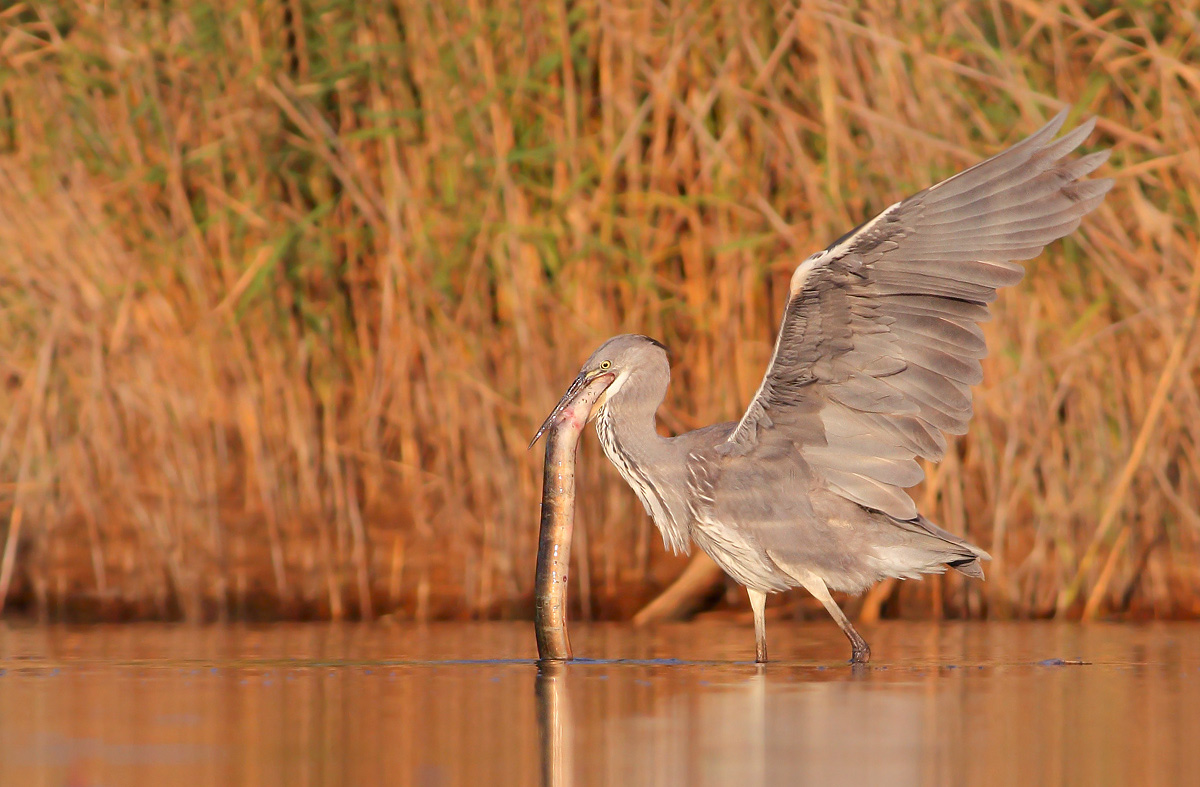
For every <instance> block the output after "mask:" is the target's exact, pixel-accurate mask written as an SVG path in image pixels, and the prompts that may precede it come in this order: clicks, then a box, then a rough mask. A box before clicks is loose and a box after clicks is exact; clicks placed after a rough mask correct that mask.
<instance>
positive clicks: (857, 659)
mask: <svg viewBox="0 0 1200 787" xmlns="http://www.w3.org/2000/svg"><path fill="white" fill-rule="evenodd" d="M870 660H871V648H870V646H868V645H867V643H865V642H855V643H854V645H853V650H852V651H851V656H850V663H851V664H866V663H867V662H869V661H870Z"/></svg>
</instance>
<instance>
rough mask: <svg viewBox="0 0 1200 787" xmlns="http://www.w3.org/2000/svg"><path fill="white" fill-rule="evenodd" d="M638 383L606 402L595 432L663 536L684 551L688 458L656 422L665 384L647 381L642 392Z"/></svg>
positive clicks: (605, 451)
mask: <svg viewBox="0 0 1200 787" xmlns="http://www.w3.org/2000/svg"><path fill="white" fill-rule="evenodd" d="M638 388H641V387H640V386H636V387H635V386H625V387H624V390H622V391H620V392H619V393H618V394H617V395H615V396H613V397H612V398H611V399H609V400H608V402H606V403H605V405H604V408H603V409H602V410H601V411H600V413H599V415H597V417H596V434H597V435H598V436H599V438H600V444H601V445H602V446H603V447H604V453H605V454H606V455H607V456H608V458H609V461H611V462H612V463H613V465H614V466H615V467H616V468H617V470H618V471H619V472H620V473H621V476H622V477H623V478H624V479H625V481H626V482H627V483H628V484H629V486H631V487H632V488H633V491H634V492H636V493H637V496H638V497H639V498H640V499H641V501H642V504H643V505H644V506H645V507H646V512H647V513H649V514H650V515H651V516H652V517H653V518H654V524H656V525H657V526H658V528H659V530H661V531H662V534H663V542H664V543H665V544H666V545H667V546H668V547H670V548H671V549H673V550H674V551H676V552H686V551H687V550H688V548H689V537H688V535H687V526H688V515H687V510H688V509H687V502H686V500H685V499H684V498H683V496H682V492H683V490H685V489H686V488H687V478H686V472H687V461H686V458H685V457H682V456H677V453H678V452H679V448H678V447H677V446H676V445H675V444H674V443H673V441H671V440H669V439H667V438H664V437H660V436H659V434H658V431H657V429H656V428H655V418H654V414H655V413H656V412H657V411H658V407H659V405H660V404H661V403H662V400H663V397H664V396H665V395H666V386H665V385H663V386H662V387H661V388H657V387H654V388H651V387H649V386H646V388H645V389H644V390H643V392H641V393H638V392H636V391H637V390H638ZM656 388H657V390H656Z"/></svg>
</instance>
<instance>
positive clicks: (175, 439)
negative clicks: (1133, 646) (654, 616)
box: [0, 0, 1200, 619]
mask: <svg viewBox="0 0 1200 787" xmlns="http://www.w3.org/2000/svg"><path fill="white" fill-rule="evenodd" d="M1198 19H1200V10H1198V6H1197V3H1196V2H1194V0H1192V1H1190V2H1184V3H1174V4H1144V5H1142V4H1131V5H1129V7H1128V8H1126V7H1123V6H1120V5H1119V4H1118V5H1110V4H1107V3H1100V2H1080V1H1079V0H1062V1H1061V2H1052V3H1033V2H1025V1H1024V0H995V1H994V2H991V3H979V4H971V3H945V4H929V3H924V2H917V1H916V0H893V1H892V2H888V1H887V0H864V2H861V3H850V4H836V3H828V2H813V3H803V4H795V3H786V2H779V3H763V2H759V3H746V2H742V1H741V0H696V1H694V2H670V3H644V2H606V1H603V0H540V1H539V2H536V3H524V2H512V1H511V0H497V2H493V3H487V2H484V1H483V0H467V1H466V2H463V3H443V2H440V0H432V1H430V0H397V1H396V2H382V1H381V0H369V1H367V0H363V1H360V2H349V0H319V1H318V0H313V1H312V2H300V0H258V1H257V2H255V1H254V0H237V1H236V2H233V1H227V2H220V1H218V2H193V1H190V0H184V2H173V3H166V2H161V1H160V0H149V2H145V3H136V4H135V3H112V4H100V5H96V4H76V3H66V2H64V3H59V4H55V3H17V4H16V5H9V6H8V7H7V9H6V10H3V11H0V69H2V70H0V337H3V339H2V340H0V523H3V524H2V525H0V527H2V528H3V530H2V531H0V533H3V552H2V553H0V554H2V557H0V605H4V604H8V607H7V609H8V610H10V611H11V610H12V609H14V608H15V609H21V610H25V611H28V612H31V613H37V614H40V615H43V616H49V617H56V616H85V617H90V616H99V617H106V618H111V617H141V616H151V617H184V618H188V619H208V618H230V617H255V616H271V617H276V616H286V617H333V618H344V617H352V618H353V617H363V618H372V617H377V616H380V615H387V614H390V615H396V616H401V617H416V618H420V619H426V618H435V617H492V616H508V615H527V614H530V612H531V602H530V593H531V588H532V580H533V558H534V554H535V551H536V526H537V500H538V493H539V489H538V479H539V471H540V463H541V455H540V451H534V452H529V451H527V450H526V444H527V442H528V440H529V438H530V436H531V435H532V433H533V431H534V429H535V428H536V425H537V423H538V422H539V421H540V418H541V417H542V416H543V415H544V414H545V412H546V411H547V410H548V408H549V407H550V406H551V405H552V404H553V403H554V401H556V400H557V397H558V395H559V393H560V392H561V390H562V389H563V387H564V386H565V385H566V384H567V382H569V380H570V379H571V377H572V376H573V374H574V372H575V370H576V369H577V368H578V364H579V363H580V362H581V361H582V359H583V358H584V357H586V356H587V354H588V353H590V352H591V350H592V349H593V348H594V346H596V345H597V344H599V342H601V341H602V340H603V339H604V338H606V337H608V336H609V335H611V334H614V333H618V332H625V331H636V332H641V333H648V334H650V335H652V336H655V337H656V338H658V339H660V340H662V341H664V342H665V343H666V344H667V345H668V346H669V347H670V348H671V350H672V355H673V366H674V378H675V379H674V384H673V386H672V388H671V391H670V393H669V395H668V400H667V402H666V403H665V408H664V411H663V413H662V425H663V428H664V429H665V430H667V431H679V430H684V429H688V428H693V427H696V426H700V425H704V424H708V423H712V422H714V421H718V420H728V419H733V418H736V417H738V416H739V415H740V412H741V408H742V407H743V406H744V404H745V403H746V402H747V401H748V398H749V396H750V395H751V394H752V392H753V391H754V389H755V388H756V386H757V384H758V381H759V379H760V375H761V372H762V370H763V369H764V367H765V364H766V361H767V358H768V355H769V352H770V348H771V344H772V342H773V338H774V330H775V327H776V324H777V320H778V319H779V315H780V312H781V308H782V305H783V299H784V296H785V292H786V283H787V280H788V277H789V275H790V273H791V271H792V269H793V267H794V266H795V265H796V264H797V263H798V262H799V261H800V260H801V259H803V258H804V257H805V256H807V255H808V254H809V253H811V252H812V251H814V250H817V249H819V248H823V247H824V246H825V245H827V244H828V243H829V242H830V241H832V240H833V239H834V238H836V237H837V236H839V235H840V234H842V233H843V232H844V231H845V230H847V229H849V228H850V227H852V226H854V225H855V224H856V223H857V222H859V221H861V220H863V219H865V218H868V217H869V216H871V215H873V214H874V213H875V212H877V211H879V210H881V209H882V208H884V207H886V206H887V205H889V204H891V203H892V202H893V201H895V200H896V199H898V198H900V197H902V196H904V195H906V194H909V193H912V192H913V191H915V190H918V189H920V188H923V187H924V186H926V185H928V184H929V183H931V182H933V181H935V180H936V179H939V178H942V177H944V176H947V175H949V174H951V173H952V172H954V171H956V170H958V169H961V168H963V167H965V166H966V165H969V164H971V163H973V162H975V161H977V160H979V159H980V158H981V157H983V156H984V155H986V154H989V153H992V152H995V151H997V150H999V149H1000V148H1002V147H1003V146H1005V145H1006V144H1009V143H1011V142H1014V141H1015V140H1017V139H1018V138H1020V137H1021V136H1023V135H1025V134H1027V133H1029V132H1031V131H1032V130H1034V129H1035V128H1037V127H1038V126H1040V125H1041V124H1042V123H1043V122H1044V121H1045V120H1046V119H1047V118H1048V117H1049V116H1050V115H1052V114H1054V113H1055V112H1057V111H1058V110H1059V109H1060V108H1062V107H1064V106H1070V107H1073V114H1072V120H1073V121H1075V120H1079V119H1081V118H1082V117H1084V116H1088V115H1097V116H1098V117H1099V118H1100V120H1099V123H1098V126H1097V133H1096V134H1095V135H1094V136H1093V137H1092V138H1091V139H1090V140H1089V141H1088V142H1087V145H1088V146H1091V147H1101V146H1111V147H1112V148H1113V151H1114V153H1113V157H1112V160H1111V164H1110V165H1109V166H1108V167H1107V168H1106V170H1104V171H1102V174H1104V175H1113V176H1114V177H1116V179H1117V184H1116V187H1115V188H1114V190H1113V191H1112V193H1111V194H1110V196H1109V198H1108V200H1107V201H1106V202H1105V204H1104V205H1103V206H1102V207H1101V208H1100V209H1099V210H1097V211H1096V212H1095V213H1094V214H1092V215H1091V216H1090V217H1089V218H1088V220H1087V221H1085V223H1084V225H1083V226H1082V228H1081V229H1080V230H1079V231H1078V232H1077V233H1075V234H1074V235H1072V236H1071V237H1070V238H1068V239H1067V240H1066V241H1065V242H1062V243H1059V244H1055V245H1054V246H1053V247H1052V248H1051V249H1050V250H1049V251H1048V252H1047V253H1046V254H1045V255H1043V256H1042V257H1041V258H1039V259H1038V260H1035V261H1033V262H1032V263H1031V264H1030V266H1029V274H1028V276H1027V277H1026V279H1025V281H1024V282H1023V283H1022V284H1021V285H1020V286H1019V287H1017V288H1015V289H1014V290H1013V291H1006V292H1005V293H1003V294H1002V295H1001V298H1000V300H999V301H998V303H997V304H996V307H995V315H996V316H995V319H994V320H993V321H992V322H990V323H988V324H987V326H986V331H987V334H988V339H989V343H990V346H991V348H992V353H991V356H990V358H988V359H987V360H986V361H985V382H984V384H983V385H982V386H981V387H980V388H979V389H977V407H976V416H975V419H974V421H973V423H972V430H971V432H970V434H969V435H967V436H965V437H963V438H960V439H958V440H957V441H955V443H954V446H955V447H954V450H952V451H951V452H950V455H949V456H948V458H947V460H946V461H945V462H944V463H942V464H941V465H939V466H936V467H930V468H929V475H928V480H927V481H926V483H925V484H924V486H923V488H922V489H920V490H918V491H917V492H916V496H917V499H918V501H919V502H920V503H921V505H922V506H923V509H924V510H925V511H926V512H927V513H928V514H929V515H930V516H931V518H933V519H935V520H936V521H938V522H940V523H941V524H942V525H943V526H945V527H947V528H948V529H950V530H952V531H955V532H958V533H964V534H966V535H967V536H969V537H970V538H971V539H973V540H974V541H976V542H978V543H980V544H981V545H982V546H984V547H986V548H987V549H989V550H990V551H991V552H992V554H993V555H994V556H995V558H996V559H995V561H994V562H993V563H992V564H991V566H990V571H989V577H988V581H987V582H986V583H973V584H966V583H964V582H960V581H958V580H957V579H956V578H953V577H948V578H945V579H942V578H935V579H932V580H926V581H924V582H919V583H917V582H909V583H899V584H898V585H894V586H893V585H885V586H883V587H882V588H881V589H879V590H877V591H875V592H873V593H872V594H871V595H869V596H868V600H867V604H868V610H870V611H873V612H874V613H878V612H879V611H880V610H882V613H883V614H888V615H934V616H940V615H947V616H966V615H974V616H981V615H987V616H992V617H1009V616H1018V617H1025V616H1059V617H1069V618H1075V617H1079V616H1087V617H1092V616H1096V615H1130V616H1135V617H1146V616H1156V617H1167V616H1189V615H1190V616H1194V615H1197V614H1200V513H1198V506H1200V483H1198V477H1200V455H1198V449H1200V393H1198V391H1197V388H1196V381H1197V356H1198V355H1200V343H1198V342H1196V341H1195V334H1196V314H1197V304H1198V300H1200V258H1198V251H1197V249H1198V247H1200V244H1198V239H1197V235H1198V222H1197V205H1198V204H1200V117H1198V115H1200V99H1198V96H1200V22H1198ZM579 488H580V493H581V495H582V499H583V502H584V507H583V509H582V511H581V513H580V520H581V521H580V526H581V527H580V529H581V530H582V531H583V532H581V533H579V538H580V540H581V543H580V542H577V546H576V550H575V552H576V555H577V560H578V564H577V568H576V570H575V572H574V579H575V581H577V582H578V583H579V585H578V588H577V589H575V590H573V597H574V598H575V599H577V600H578V602H579V604H580V606H581V609H580V613H581V614H583V615H598V616H608V617H623V616H627V615H629V614H631V613H632V612H633V611H634V610H636V609H637V608H638V607H639V606H640V605H641V604H642V603H644V602H645V601H646V600H648V599H649V598H651V597H652V596H653V595H654V594H655V593H656V592H657V591H658V590H660V589H661V588H662V587H663V586H664V585H665V584H666V583H668V582H669V581H670V580H671V579H672V578H673V577H674V576H676V575H677V574H678V573H679V571H680V570H681V569H682V567H683V565H684V563H683V559H682V558H678V557H672V556H669V555H666V554H664V552H663V550H662V548H661V544H660V543H659V539H658V537H657V534H656V532H655V531H654V529H653V526H652V525H651V524H650V522H649V520H648V519H647V517H646V516H645V514H644V513H643V512H642V510H641V508H640V505H639V504H638V503H637V501H636V499H635V498H634V496H633V495H632V494H631V493H630V492H629V491H628V490H627V489H626V488H624V485H623V483H622V482H621V480H620V479H619V477H618V476H617V475H616V473H615V472H614V471H613V470H612V469H611V468H610V467H609V466H608V465H607V463H606V462H605V461H604V460H603V457H602V456H601V455H600V453H599V451H598V449H597V447H596V445H595V441H594V440H592V439H585V445H584V448H583V450H582V456H581V459H580V469H579ZM792 595H793V596H800V595H802V594H792ZM731 598H735V599H738V597H736V596H734V595H731ZM738 602H739V603H740V599H738ZM793 603H795V604H799V605H801V606H803V605H804V604H805V603H806V601H805V600H803V599H799V598H796V599H794V600H793Z"/></svg>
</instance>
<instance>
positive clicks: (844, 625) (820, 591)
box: [800, 574, 871, 664]
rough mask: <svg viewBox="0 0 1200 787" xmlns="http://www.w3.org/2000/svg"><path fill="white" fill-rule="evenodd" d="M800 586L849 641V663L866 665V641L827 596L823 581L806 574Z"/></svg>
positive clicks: (831, 597)
mask: <svg viewBox="0 0 1200 787" xmlns="http://www.w3.org/2000/svg"><path fill="white" fill-rule="evenodd" d="M800 584H801V585H803V586H804V589H805V590H807V591H808V592H809V593H812V594H813V596H814V597H815V598H816V599H817V600H818V601H820V602H821V604H822V605H824V607H825V610H826V611H827V612H828V613H829V614H830V615H831V616H832V617H833V619H834V620H835V621H836V622H837V624H838V627H839V628H841V630H842V633H843V634H845V635H846V637H847V638H848V639H849V640H850V648H851V656H850V663H852V664H866V663H867V662H868V661H870V660H871V648H870V647H869V646H868V645H867V641H866V640H864V639H863V638H862V637H860V636H859V635H858V632H857V631H855V630H854V626H853V625H852V624H851V623H850V618H848V617H846V613H845V612H842V608H841V607H839V606H838V605H837V602H836V601H834V600H833V596H831V595H829V588H828V587H826V586H825V580H823V579H821V578H820V577H818V576H817V575H816V574H808V575H806V576H805V577H804V578H803V579H801V581H800Z"/></svg>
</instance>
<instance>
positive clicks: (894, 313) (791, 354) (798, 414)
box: [722, 112, 1112, 519]
mask: <svg viewBox="0 0 1200 787" xmlns="http://www.w3.org/2000/svg"><path fill="white" fill-rule="evenodd" d="M1065 117H1066V113H1065V112H1064V113H1062V114H1060V115H1059V116H1058V117H1056V118H1054V120H1052V121H1051V122H1050V123H1049V124H1048V125H1047V126H1046V127H1045V128H1043V129H1042V130H1040V131H1038V132H1037V133H1035V134H1034V135H1033V136H1031V137H1029V138H1028V139H1026V140H1024V141H1022V142H1020V143H1018V144H1017V145H1015V146H1014V147H1012V148H1009V149H1008V150H1006V151H1004V152H1003V153H1000V154H999V155H997V156H995V157H993V158H991V159H988V160H987V161H985V162H983V163H981V164H978V165H976V166H974V167H972V168H971V169H968V170H966V171H965V172H962V173H960V174H958V175H956V176H954V177H952V178H950V179H949V180H946V181H944V182H942V183H939V184H938V185H936V186H933V187H932V188H929V189H926V190H925V191H922V192H921V193H919V194H917V195H915V196H912V197H909V198H908V199H906V200H904V201H903V202H898V203H896V204H895V205H892V206H891V207H890V208H888V209H887V210H885V211H883V213H881V214H879V215H878V216H876V217H875V218H874V219H872V220H871V221H869V222H867V223H866V224H864V225H862V226H861V227H859V228H858V229H857V230H855V231H854V232H852V233H850V234H849V235H847V236H845V237H844V238H842V239H841V240H839V241H837V242H836V243H834V244H833V245H832V246H830V247H829V248H828V249H826V250H825V251H822V252H819V253H817V254H814V255H813V256H811V257H809V258H808V259H807V260H805V261H804V262H803V263H801V264H800V265H799V267H797V268H796V271H795V273H794V274H793V275H792V281H791V288H790V295H789V298H788V303H787V308H786V310H785V313H784V317H783V324H782V325H781V327H780V330H779V336H778V338H777V339H776V342H775V352H774V354H773V356H772V358H771V364H770V366H769V368H768V369H767V373H766V376H765V378H764V379H763V382H762V385H761V386H760V387H759V389H758V393H757V394H756V395H755V397H754V400H753V401H752V402H751V403H750V407H749V408H748V409H747V410H746V414H745V415H744V416H743V417H742V419H741V421H739V422H738V424H737V427H736V428H735V429H734V431H733V432H732V434H731V435H730V436H729V438H728V441H727V443H726V444H725V445H724V446H722V449H723V452H724V453H727V454H732V455H744V454H749V453H751V452H753V451H755V450H756V447H757V446H758V445H759V444H760V442H761V441H762V439H763V438H764V436H765V435H764V432H765V430H780V431H782V432H784V433H785V434H789V433H790V434H792V435H794V440H795V442H796V444H797V445H799V447H800V450H801V452H802V454H803V456H804V459H805V460H806V461H807V462H808V464H809V465H810V467H811V468H812V470H813V472H814V473H816V474H818V475H819V476H820V477H821V478H823V479H824V481H825V482H826V483H827V484H828V485H829V486H830V487H831V488H832V489H834V490H835V491H838V492H839V493H841V494H842V495H844V496H845V497H847V498H849V499H851V500H854V501H855V502H857V503H860V504H862V505H864V506H867V507H869V508H875V509H878V510H881V511H884V512H886V513H888V514H891V515H892V516H894V517H897V518H901V519H910V518H912V517H914V516H916V513H917V512H916V507H915V506H914V505H913V502H912V499H911V498H910V497H909V496H908V495H907V494H906V493H905V492H904V491H903V488H904V487H909V486H913V485H914V484H916V483H918V482H919V481H920V480H921V479H922V478H923V474H922V471H921V467H920V465H919V464H917V462H916V460H915V457H925V458H927V459H933V460H937V459H941V458H942V456H943V454H944V453H945V449H946V441H945V437H944V435H943V433H949V434H962V433H964V432H965V431H966V427H967V422H968V421H969V420H970V418H971V388H970V386H972V385H974V384H976V383H978V382H980V380H981V378H982V368H981V367H980V364H979V359H980V358H982V357H983V356H984V355H985V354H986V347H985V345H984V339H983V333H982V332H981V331H980V329H979V326H978V324H977V323H979V322H981V321H983V320H986V319H987V318H988V308H987V304H988V303H990V302H991V301H992V300H994V299H995V297H996V289H997V288H998V287H1002V286H1006V285H1010V284H1015V283H1016V282H1018V281H1019V280H1020V279H1021V276H1022V275H1023V274H1024V269H1023V268H1022V267H1021V266H1020V265H1018V264H1015V263H1014V262H1013V260H1027V259H1030V258H1032V257H1035V256H1037V255H1038V254H1039V253H1041V251H1042V248H1043V247H1044V246H1045V245H1046V244H1048V243H1050V242H1051V241H1054V240H1057V239H1059V238H1061V237H1063V236H1064V235H1066V234H1068V233H1069V232H1071V231H1073V230H1074V229H1075V228H1076V227H1077V226H1079V221H1080V219H1081V218H1082V217H1083V216H1084V215H1085V214H1087V213H1088V212H1089V211H1091V210H1092V209H1093V208H1095V207H1096V206H1097V205H1099V204H1100V202H1101V200H1102V199H1103V198H1104V195H1105V193H1107V192H1108V190H1109V188H1111V186H1112V181H1111V180H1081V178H1083V177H1084V176H1086V175H1087V174H1088V173H1090V172H1092V171H1093V170H1094V169H1096V168H1097V167H1098V166H1100V164H1102V163H1103V162H1104V161H1105V159H1107V158H1108V151H1103V152H1100V153H1093V154H1090V155H1086V156H1082V157H1079V158H1075V159H1073V160H1070V161H1067V160H1065V158H1064V157H1065V156H1066V155H1067V154H1069V153H1070V152H1071V151H1072V150H1074V149H1075V148H1076V147H1077V146H1078V145H1079V144H1080V142H1082V141H1083V139H1084V138H1085V137H1087V136H1088V134H1089V133H1090V132H1091V130H1092V126H1093V122H1088V123H1085V124H1083V125H1081V126H1080V127H1078V128H1076V129H1075V130H1073V131H1071V132H1069V133H1067V134H1065V135H1064V136H1062V137H1061V138H1060V139H1058V140H1055V139H1054V135H1055V134H1056V133H1057V132H1058V130H1059V128H1060V127H1061V126H1062V124H1063V121H1064V120H1065ZM780 436H782V435H780Z"/></svg>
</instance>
